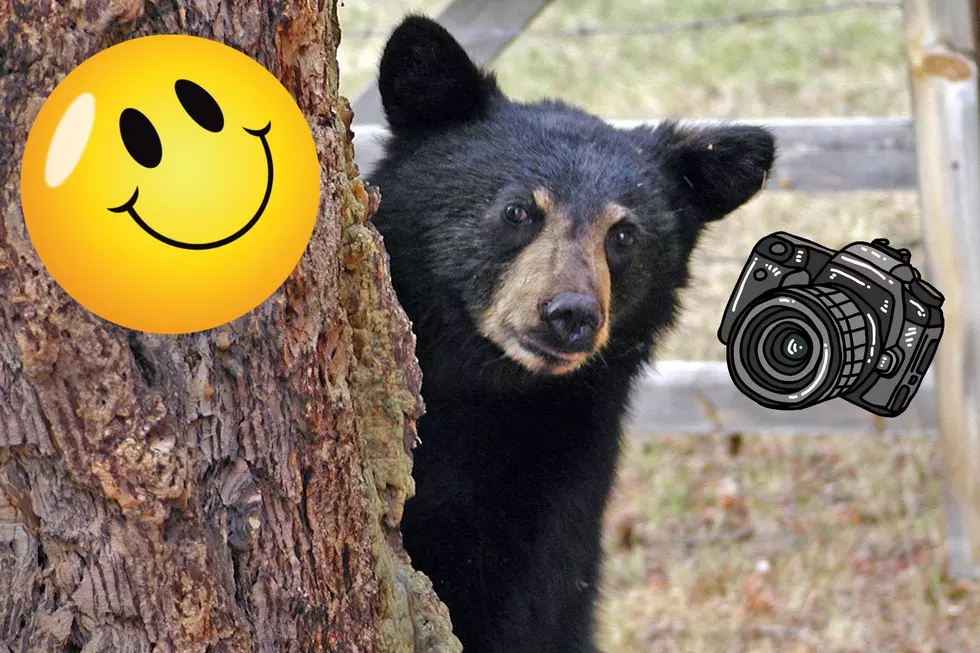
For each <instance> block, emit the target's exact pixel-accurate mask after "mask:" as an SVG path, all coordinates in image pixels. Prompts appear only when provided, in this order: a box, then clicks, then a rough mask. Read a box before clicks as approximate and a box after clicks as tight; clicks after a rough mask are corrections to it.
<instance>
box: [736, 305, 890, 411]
mask: <svg viewBox="0 0 980 653" xmlns="http://www.w3.org/2000/svg"><path fill="white" fill-rule="evenodd" d="M880 331H881V328H880V325H879V324H878V322H877V318H876V317H875V316H874V314H873V311H871V310H870V309H867V308H865V307H864V303H863V301H862V300H860V299H859V298H857V297H854V296H852V295H851V294H850V293H848V292H847V291H845V290H843V289H840V288H832V287H826V286H794V287H790V288H782V289H777V290H775V291H773V292H770V293H767V294H766V295H763V296H762V297H761V298H759V299H758V300H757V301H756V302H755V303H754V304H753V305H751V306H749V307H747V308H746V309H745V311H744V313H743V314H742V315H741V317H740V318H739V320H738V322H737V323H736V324H735V326H734V328H733V330H732V339H731V341H730V344H729V347H728V351H727V354H728V367H729V370H730V371H731V373H732V379H733V380H734V381H735V384H736V385H737V386H738V387H739V388H740V389H741V390H742V391H743V392H744V393H745V394H746V395H748V396H749V397H751V398H752V399H754V400H755V401H756V402H758V403H760V404H762V405H765V406H769V407H772V408H804V407H806V406H812V405H813V404H816V403H820V402H822V401H826V400H827V399H831V398H832V397H835V396H838V395H840V394H842V393H844V392H847V391H848V390H849V389H851V388H853V387H854V386H855V385H856V384H857V383H858V382H860V381H861V380H863V379H864V378H865V377H866V376H867V373H869V370H871V368H872V366H871V365H867V363H868V360H869V359H876V357H877V355H878V354H879V353H880V352H879V351H874V350H876V349H877V348H878V347H880V343H878V342H877V341H878V340H879V339H880V338H879V337H878V335H877V334H878V333H880Z"/></svg>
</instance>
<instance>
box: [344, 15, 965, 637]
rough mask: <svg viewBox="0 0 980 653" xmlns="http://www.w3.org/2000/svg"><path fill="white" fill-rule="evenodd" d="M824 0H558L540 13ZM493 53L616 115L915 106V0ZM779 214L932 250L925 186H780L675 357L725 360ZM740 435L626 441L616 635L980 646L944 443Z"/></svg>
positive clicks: (356, 81)
mask: <svg viewBox="0 0 980 653" xmlns="http://www.w3.org/2000/svg"><path fill="white" fill-rule="evenodd" d="M830 1H831V0H826V2H830ZM823 3H824V2H820V1H818V0H813V1H812V2H810V1H809V0H770V1H768V2H765V3H762V2H760V1H759V0H633V1H632V2H624V1H622V0H553V2H552V4H551V5H550V6H549V7H548V8H547V9H545V10H544V11H543V12H542V13H541V14H540V15H539V17H538V18H537V19H536V20H535V22H534V23H533V25H532V29H533V28H539V29H542V28H554V27H559V28H560V27H575V26H579V25H599V24H604V25H615V26H624V25H641V24H658V23H677V22H685V21H689V20H693V19H698V18H707V17H717V16H723V15H729V14H732V13H738V12H742V11H752V10H758V9H773V8H786V7H800V6H806V5H808V4H823ZM442 4H443V3H442V2H436V1H433V0H347V3H346V6H345V7H344V8H342V9H341V10H340V15H341V25H342V27H344V28H347V29H364V28H370V29H376V30H381V31H386V30H388V29H390V28H391V27H392V26H393V25H394V24H396V23H397V22H398V21H399V20H400V19H401V17H402V16H403V15H404V13H405V12H407V11H422V12H426V13H429V14H430V15H434V14H435V13H437V12H438V10H439V8H440V7H441V5H442ZM382 45H383V39H380V38H374V39H355V38H348V39H346V40H345V41H344V42H343V43H342V45H341V51H340V66H341V71H342V77H341V90H342V92H344V93H346V94H348V95H349V96H351V97H353V96H356V93H357V91H358V90H359V89H360V88H361V87H362V86H363V84H365V83H366V82H367V81H369V80H370V79H371V77H372V76H373V74H374V67H375V66H376V64H377V60H378V57H379V55H380V48H381V46H382ZM494 68H496V70H497V71H498V73H499V78H500V81H501V84H502V86H503V88H504V90H505V91H506V92H507V93H509V94H510V95H512V96H514V97H516V98H519V99H525V100H530V99H535V98H540V97H544V96H560V97H562V98H564V99H566V100H568V101H570V102H573V103H575V104H578V105H580V106H583V107H584V108H586V109H588V110H590V111H593V112H595V113H597V114H600V115H603V116H605V117H607V118H623V119H644V118H650V119H657V118H660V117H692V118H698V117H726V118H738V117H749V116H751V117H766V116H796V117H801V116H827V115H842V116H846V115H880V116H896V115H897V116H904V115H907V114H908V112H909V99H908V93H907V84H906V79H907V67H906V61H905V50H904V42H903V30H902V17H901V14H900V12H899V11H897V10H883V11H849V12H845V13H840V14H836V15H831V16H821V17H811V18H805V19H800V20H793V21H780V22H775V23H772V24H768V25H742V26H736V27H727V28H721V29H713V30H709V31H704V32H695V33H683V34H671V35H665V36H630V37H619V36H603V37H592V38H552V37H544V36H530V35H529V36H526V37H524V38H522V39H521V40H519V41H518V42H516V43H515V44H513V45H512V46H511V47H510V48H509V49H508V50H507V51H506V52H504V53H503V55H502V56H501V57H500V58H499V59H498V61H497V62H496V63H495V65H494ZM355 146H356V140H355ZM776 230H786V231H790V232H792V233H796V234H799V235H801V236H803V237H807V238H811V239H813V240H816V241H817V242H820V243H822V244H824V245H827V246H830V247H839V246H841V245H844V244H845V243H847V242H849V241H850V240H853V239H857V238H862V239H870V238H874V237H881V236H883V237H887V238H890V239H891V240H892V241H893V242H897V243H902V244H903V245H909V244H913V246H912V247H911V249H912V254H913V262H914V263H917V264H919V265H922V264H923V262H924V259H923V258H922V257H923V253H922V251H921V248H919V247H916V246H914V243H916V242H917V240H918V237H919V218H918V206H917V199H916V195H915V194H914V193H849V194H802V193H793V194H789V193H779V192H771V193H767V194H765V195H763V196H761V197H760V198H758V199H757V200H755V201H753V202H752V203H750V204H749V205H748V206H746V207H744V208H742V209H741V210H739V211H737V212H736V213H735V214H733V215H732V216H730V217H729V218H727V219H726V220H724V221H722V222H720V223H718V224H717V225H714V226H712V228H711V229H710V230H709V231H708V233H707V234H706V236H705V238H704V239H703V241H702V243H701V246H700V247H699V249H698V251H697V253H696V256H695V263H694V280H693V282H692V284H691V288H690V289H689V290H688V291H687V292H686V293H685V294H684V297H683V303H684V306H685V311H684V313H683V317H682V319H681V321H680V324H679V326H678V328H677V329H675V332H674V334H673V335H672V336H671V337H670V338H668V340H667V342H665V343H664V345H663V346H662V347H661V351H660V355H661V357H662V358H684V359H712V360H721V359H723V357H724V348H723V346H722V345H721V344H720V343H719V342H718V341H717V340H716V338H715V331H716V329H717V326H718V320H719V317H720V314H721V310H722V309H723V307H724V304H725V301H726V300H727V298H728V294H729V293H730V292H731V289H732V287H733V285H734V282H735V279H736V277H737V275H738V272H739V271H740V269H741V266H742V263H743V261H744V258H745V256H746V255H747V253H748V252H749V250H750V248H751V247H752V245H753V244H754V243H755V241H756V240H758V239H759V238H761V237H762V236H764V235H766V234H767V233H770V232H771V231H776ZM695 334H696V335H695ZM728 447H729V443H728V442H727V441H726V440H724V439H719V438H710V437H703V438H695V437H684V436H677V437H664V438H658V439H655V440H650V441H648V442H647V443H646V444H643V445H642V446H641V445H634V446H632V447H631V449H630V451H628V452H627V455H626V456H625V457H624V460H623V464H622V470H621V474H620V481H619V485H618V489H617V492H616V497H615V498H614V501H613V502H612V505H611V506H610V510H609V513H608V519H609V524H610V526H609V529H608V538H607V539H608V542H607V551H608V556H607V565H606V575H605V582H604V600H603V611H602V631H603V646H604V650H606V651H608V652H609V653H614V652H623V653H631V652H633V651H637V652H638V651H644V652H654V651H684V652H685V653H702V652H704V653H706V652H708V651H712V652H714V651H752V652H760V653H761V652H763V651H793V652H795V651H829V652H834V653H837V652H842V651H848V652H850V651H895V652H896V653H899V652H900V653H912V652H916V653H938V652H940V651H942V652H944V653H952V652H956V653H961V652H962V653H967V652H971V651H980V589H978V588H977V587H976V586H975V585H972V584H970V583H963V582H954V581H950V580H947V579H945V578H944V577H943V555H944V553H943V535H942V530H941V527H942V511H941V509H940V501H939V497H940V487H939V480H940V477H941V475H940V467H939V464H938V462H937V456H938V454H937V447H936V444H935V443H933V442H930V441H926V440H903V441H891V440H880V439H872V438H861V439H854V438H843V437H834V438H807V439H802V438H801V439H792V438H779V437H764V438H763V437H758V436H747V437H746V438H745V441H744V443H743V445H742V447H741V453H740V454H739V455H737V456H732V455H730V453H729V451H728Z"/></svg>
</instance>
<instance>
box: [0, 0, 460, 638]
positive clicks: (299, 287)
mask: <svg viewBox="0 0 980 653" xmlns="http://www.w3.org/2000/svg"><path fill="white" fill-rule="evenodd" d="M0 26H2V27H3V31H2V36H0V107H2V113H0V651H7V650H11V651H55V650H66V651H79V650H81V651H85V652H89V651H92V652H94V651H180V652H181V653H184V652H192V651H202V652H203V651H214V652H218V651H273V650H275V651H299V650H303V651H307V650H330V651H365V652H367V651H386V652H388V651H395V652H403V651H437V652H442V651H444V652H447V653H448V652H451V651H459V650H460V646H459V643H458V642H457V640H456V639H455V638H454V637H453V636H452V634H451V633H450V625H449V620H448V614H447V612H446V609H445V607H444V606H443V605H442V604H441V603H439V602H438V600H437V599H436V598H435V595H434V594H433V592H432V589H431V585H430V584H429V583H428V581H427V580H426V579H425V577H424V576H421V575H420V574H417V573H416V572H414V571H413V570H412V569H411V567H410V565H409V564H408V560H407V558H406V556H405V554H404V550H403V549H402V547H401V543H400V536H399V534H398V530H397V527H398V523H399V520H400V518H401V513H402V506H403V503H404V501H405V499H406V497H408V496H410V495H411V494H412V492H413V491H414V489H413V485H412V480H411V476H410V470H411V462H410V455H409V451H410V448H411V446H412V445H413V443H414V440H415V426H414V425H415V420H416V419H417V418H418V417H419V415H420V413H421V410H422V404H421V400H420V398H419V394H418V391H419V385H420V372H419V369H418V367H417V363H416V361H415V357H414V340H413V337H412V335H411V333H410V330H409V324H408V321H407V319H406V317H405V315H404V313H403V312H402V310H401V308H400V307H399V306H398V305H397V303H396V302H395V299H394V295H393V293H392V290H391V286H390V283H389V278H388V276H387V275H388V272H387V264H386V261H385V258H384V253H383V249H382V247H381V243H380V239H379V237H378V235H377V232H376V231H375V230H374V228H373V227H372V226H371V225H370V224H369V223H368V222H367V219H368V217H369V216H370V214H371V212H372V211H373V210H374V209H375V208H376V205H377V202H378V201H379V198H378V195H377V194H376V193H374V192H373V191H370V190H367V189H365V187H364V186H363V185H362V184H361V182H360V181H359V180H358V179H357V178H356V169H355V167H354V163H353V160H352V150H351V145H350V138H351V134H350V131H349V124H350V119H351V115H350V110H349V106H348V105H347V103H346V100H344V99H342V98H339V97H338V95H337V79H338V73H337V64H336V46H337V43H338V41H339V38H340V33H339V27H338V24H337V14H336V0H327V1H326V2H324V1H323V0H319V1H318V0H279V1H276V2H273V1H271V0H229V1H225V2H219V1H217V0H158V1H147V2H142V1H140V0H65V1H58V2H55V1H53V0H0ZM153 33H183V34H194V35H199V36H204V37H208V38H213V39H216V40H218V41H222V42H225V43H228V44H229V45H232V46H234V47H237V48H238V49H240V50H242V51H244V52H246V53H247V54H249V55H250V56H252V57H253V58H255V59H256V60H257V61H259V62H261V63H262V64H263V65H265V66H266V67H267V68H268V69H269V70H271V71H272V72H273V73H274V74H275V75H277V76H278V77H279V79H280V80H282V81H283V83H284V84H285V86H286V88H288V89H289V90H290V91H291V92H292V94H293V96H294V97H295V98H296V100H297V102H298V104H299V106H300V107H301V108H302V109H303V111H304V113H305V114H306V116H307V117H308V119H309V122H310V125H311V128H312V130H313V134H314V137H315V139H316V142H317V147H318V151H319V156H320V162H321V179H322V195H321V200H320V214H319V218H318V222H317V225H316V229H315V231H314V234H313V239H312V241H311V243H310V246H309V248H308V250H307V252H306V254H305V255H304V257H303V259H302V261H301V262H300V264H299V266H298V267H297V269H296V270H295V272H294V273H293V274H292V276H291V277H290V278H289V280H288V281H287V282H286V283H285V284H284V285H283V287H282V288H280V289H279V290H278V291H277V292H276V293H275V294H274V295H273V296H272V297H271V298H270V299H269V300H267V301H266V302H265V303H264V304H262V306H260V307H259V308H258V309H256V310H255V311H253V312H252V313H251V314H249V315H247V316H245V317H243V318H241V319H239V320H236V321H235V322H233V323H231V324H230V325H227V326H226V327H222V328H220V329H215V330H213V331H209V332H206V333H202V334H195V335H189V336H180V337H172V336H152V335H147V334H141V333H136V332H129V331H127V330H125V329H122V328H119V327H116V326H114V325H112V324H109V323H107V322H105V321H103V320H100V319H99V318H97V317H95V316H93V315H92V314H90V313H88V312H87V311H86V310H85V309H83V308H82V307H80V306H79V305H78V304H76V303H75V302H74V301H73V300H71V299H70V298H69V297H68V296H67V295H66V294H65V293H64V292H63V291H62V290H61V289H60V288H59V287H58V286H57V285H56V284H55V283H54V281H53V280H52V279H51V277H50V276H49V275H48V274H47V272H46V271H45V269H44V267H43V265H42V264H41V263H40V261H39V260H38V258H37V256H36V254H35V252H34V250H33V248H32V246H31V244H30V242H29V240H28V236H27V232H26V229H25V226H24V219H23V216H22V214H21V209H20V202H19V162H20V158H21V156H22V154H23V146H24V142H25V139H26V137H27V133H28V130H29V128H30V125H31V123H32V121H33V119H34V116H35V115H36V113H37V111H38V109H39V108H40V106H41V103H42V102H43V100H44V98H45V97H46V95H47V94H48V93H49V92H50V91H51V90H52V89H53V88H54V86H55V84H56V83H57V81H58V80H60V79H61V78H62V77H63V76H64V75H65V74H66V73H67V72H68V71H69V70H71V69H72V68H73V67H74V66H76V65H77V64H79V63H81V62H82V61H83V60H84V59H85V58H87V57H88V56H90V55H92V54H94V53H95V52H97V51H99V50H101V49H104V48H106V47H109V46H110V45H113V44H115V43H117V42H119V41H122V40H125V39H129V38H133V37H136V36H141V35H146V34H153Z"/></svg>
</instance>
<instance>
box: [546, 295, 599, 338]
mask: <svg viewBox="0 0 980 653" xmlns="http://www.w3.org/2000/svg"><path fill="white" fill-rule="evenodd" d="M541 317H542V319H543V320H544V322H545V324H547V325H548V327H549V328H550V330H551V335H552V337H553V338H554V340H555V344H556V345H558V346H560V347H561V348H562V349H564V350H566V351H590V350H591V349H592V345H593V343H594V341H595V332H596V331H597V330H598V329H599V326H600V325H601V324H602V308H601V307H600V306H599V302H598V300H596V298H595V297H593V296H592V295H587V294H585V293H580V292H563V293H560V294H558V295H555V296H554V297H552V298H551V299H549V300H548V301H546V302H544V303H543V304H542V305H541Z"/></svg>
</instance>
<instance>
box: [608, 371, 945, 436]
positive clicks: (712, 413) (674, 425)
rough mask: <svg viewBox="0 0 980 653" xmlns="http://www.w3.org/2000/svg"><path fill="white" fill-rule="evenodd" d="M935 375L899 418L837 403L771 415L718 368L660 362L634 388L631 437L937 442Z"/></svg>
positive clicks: (628, 424) (928, 375)
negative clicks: (926, 439)
mask: <svg viewBox="0 0 980 653" xmlns="http://www.w3.org/2000/svg"><path fill="white" fill-rule="evenodd" d="M935 397H936V395H935V390H934V382H933V373H932V371H931V370H930V371H929V372H927V373H926V375H925V377H924V378H923V379H922V385H921V386H920V387H919V391H918V392H917V393H916V395H915V397H914V398H913V399H912V403H911V404H910V405H909V407H908V409H907V410H906V411H905V412H904V413H902V414H901V415H900V416H898V417H894V418H883V417H878V416H875V415H872V414H871V413H869V412H867V411H866V410H864V409H862V408H858V407H857V406H855V405H854V404H851V403H849V402H847V401H845V400H844V399H841V398H837V399H832V400H830V401H826V402H824V403H822V404H817V405H816V406H811V407H810V408H804V409H803V410H787V411H783V410H773V409H771V408H765V407H764V406H760V405H759V404H757V403H755V402H754V401H752V400H751V399H749V398H748V397H746V396H745V395H743V394H742V393H741V392H740V391H739V390H738V388H736V387H735V384H734V383H733V382H732V379H731V376H730V375H729V373H728V367H727V365H726V364H725V363H721V362H707V361H660V362H658V363H656V364H654V365H652V366H651V367H650V369H649V370H648V371H647V372H646V373H645V374H644V375H643V376H642V377H641V378H640V379H639V381H638V382H637V383H636V384H635V385H634V388H633V395H632V399H631V416H630V418H629V419H628V420H627V422H626V424H625V425H624V430H625V432H626V433H627V434H628V435H629V436H630V437H638V438H642V437H646V436H651V435H658V434H660V435H662V434H685V433H689V434H701V435H706V434H726V433H727V434H730V433H752V434H756V433H760V434H766V433H771V434H784V435H824V434H849V435H900V436H907V437H915V436H918V437H930V438H931V437H935V436H936V434H937V427H936V424H937V422H936V398H935Z"/></svg>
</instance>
